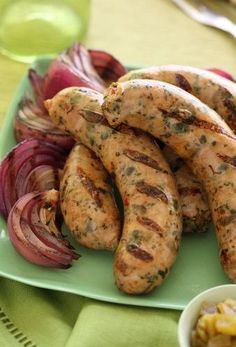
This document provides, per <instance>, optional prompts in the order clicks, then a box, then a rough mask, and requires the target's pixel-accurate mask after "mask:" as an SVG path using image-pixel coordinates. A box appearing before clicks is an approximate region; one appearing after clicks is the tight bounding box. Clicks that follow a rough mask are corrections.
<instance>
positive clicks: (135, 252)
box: [126, 244, 153, 263]
mask: <svg viewBox="0 0 236 347" xmlns="http://www.w3.org/2000/svg"><path fill="white" fill-rule="evenodd" d="M126 250H127V252H128V253H130V254H131V255H132V256H134V257H135V258H137V259H139V260H142V261H144V262H145V263H149V262H151V261H153V256H152V255H151V254H150V253H148V252H147V251H145V250H144V249H142V248H140V247H138V246H137V245H134V244H128V245H127V246H126Z"/></svg>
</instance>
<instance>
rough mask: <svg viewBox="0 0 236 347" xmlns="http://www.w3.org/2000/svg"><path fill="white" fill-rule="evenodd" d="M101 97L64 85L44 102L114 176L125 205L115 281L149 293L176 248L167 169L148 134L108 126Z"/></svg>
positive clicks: (177, 214)
mask: <svg viewBox="0 0 236 347" xmlns="http://www.w3.org/2000/svg"><path fill="white" fill-rule="evenodd" d="M102 103H103V96H102V95H101V94H98V93H97V92H94V91H92V90H88V89H85V88H68V89H65V90H64V91H61V92H60V93H58V94H57V95H56V96H55V97H54V98H53V99H52V100H50V101H47V102H46V106H47V108H48V110H49V114H50V116H51V119H52V120H53V122H54V123H55V124H56V125H57V126H59V127H60V128H62V129H64V130H65V129H66V130H67V131H68V132H70V133H71V134H72V135H73V136H74V137H75V138H76V139H79V140H80V141H81V142H82V143H84V144H85V145H86V146H88V147H89V148H90V149H92V150H93V151H94V152H95V153H96V155H97V156H98V157H99V158H100V159H101V160H102V162H103V164H104V166H105V168H106V169H107V170H108V172H109V173H110V174H111V175H112V176H113V177H114V179H115V182H116V185H117V187H118V189H119V191H120V194H121V197H122V200H123V205H124V226H123V232H122V237H121V240H120V243H119V246H118V248H117V251H116V253H115V262H114V275H115V280H116V285H117V286H118V288H120V289H121V290H122V291H124V292H126V293H130V294H141V293H147V292H150V291H151V290H152V289H153V288H155V287H156V286H159V285H160V284H161V283H162V282H163V281H164V279H166V277H167V275H168V274H169V271H170V268H171V266H172V265H173V263H174V262H175V259H176V255H177V251H178V248H179V243H180V238H181V232H182V218H181V209H180V207H179V197H178V193H177V189H176V186H175V181H174V178H173V176H172V173H171V171H170V168H169V166H168V164H167V163H166V161H165V160H164V158H163V156H162V154H161V152H160V150H159V149H158V148H157V147H156V146H155V145H154V144H153V143H152V142H151V141H150V139H149V138H148V137H146V136H142V137H141V138H140V137H138V136H135V135H131V134H130V135H129V134H123V133H120V132H118V131H116V130H114V129H112V128H110V127H109V126H108V125H107V124H106V121H105V119H104V117H103V115H102V112H101V105H102Z"/></svg>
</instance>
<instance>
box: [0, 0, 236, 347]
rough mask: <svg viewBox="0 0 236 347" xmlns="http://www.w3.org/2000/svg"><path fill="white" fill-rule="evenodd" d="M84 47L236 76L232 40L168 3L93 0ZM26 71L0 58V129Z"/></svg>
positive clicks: (126, 59)
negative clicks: (216, 69)
mask: <svg viewBox="0 0 236 347" xmlns="http://www.w3.org/2000/svg"><path fill="white" fill-rule="evenodd" d="M206 2H207V3H208V4H211V5H212V7H213V8H216V9H220V10H222V11H223V12H224V13H225V14H227V15H228V16H229V17H230V18H232V19H233V20H235V22H236V8H232V7H229V6H228V5H226V4H225V3H224V1H223V0H222V1H221V0H215V1H213V0H212V1H206ZM2 3H3V0H1V1H0V6H1V4H2ZM85 45H86V46H87V47H88V48H97V49H102V50H106V51H108V52H111V53H112V54H113V55H115V56H116V57H117V58H118V59H119V60H120V61H121V62H123V63H124V64H126V65H134V66H148V65H160V64H183V65H192V66H196V67H203V68H204V67H218V68H224V69H226V70H228V71H229V72H230V73H232V74H233V75H235V76H236V59H235V56H236V41H235V39H233V38H232V37H230V36H229V35H227V34H225V33H223V32H220V31H218V30H215V29H212V28H209V27H206V26H203V25H200V24H198V23H195V22H194V21H193V20H192V19H190V18H188V17H187V16H186V15H185V14H183V13H182V12H181V11H180V10H179V9H178V8H177V7H176V6H175V5H174V4H173V3H172V1H169V0H145V1H143V0H129V1H127V0H119V1H115V0H92V11H91V20H90V27H89V32H88V35H87V38H86V41H85ZM27 68H28V65H27V64H23V63H19V62H15V61H12V60H10V59H8V58H7V57H4V56H1V55H0V92H1V94H0V126H1V125H2V124H3V121H4V117H5V114H6V110H7V108H8V105H9V102H10V100H11V99H12V97H13V95H14V93H15V89H16V86H17V85H18V83H19V81H20V80H21V78H22V76H23V75H24V73H25V72H26V71H27ZM173 327H174V328H175V329H176V325H174V326H173ZM91 346H92V345H91ZM137 346H138V345H137ZM86 347H87V346H86ZM163 347H165V346H163Z"/></svg>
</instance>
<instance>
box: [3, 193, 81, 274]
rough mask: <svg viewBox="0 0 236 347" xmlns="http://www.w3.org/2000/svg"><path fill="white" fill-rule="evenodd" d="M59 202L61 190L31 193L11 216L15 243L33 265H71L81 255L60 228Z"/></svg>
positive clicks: (61, 266)
mask: <svg viewBox="0 0 236 347" xmlns="http://www.w3.org/2000/svg"><path fill="white" fill-rule="evenodd" d="M58 202H59V192H58V191H56V190H54V189H53V190H49V191H46V192H40V193H29V194H26V195H24V196H23V197H21V198H20V199H19V200H18V201H17V202H16V203H15V205H14V206H13V208H12V209H11V212H10V214H9V216H8V222H7V225H8V231H9V237H10V240H11V241H12V244H13V246H14V247H15V249H16V250H17V251H18V252H19V253H20V254H21V255H22V256H23V257H24V258H25V259H27V260H28V261H30V262H31V263H33V264H37V265H42V266H46V267H57V268H68V267H70V266H71V263H72V261H73V260H76V259H78V258H79V255H78V254H77V253H76V252H75V250H74V249H73V247H72V246H71V245H70V244H69V242H68V241H67V240H64V238H63V235H62V233H61V232H60V230H59V227H60V226H59V223H58V209H57V206H58Z"/></svg>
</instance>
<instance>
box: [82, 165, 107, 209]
mask: <svg viewBox="0 0 236 347" xmlns="http://www.w3.org/2000/svg"><path fill="white" fill-rule="evenodd" d="M77 173H78V175H79V177H80V179H81V182H82V184H83V186H84V187H85V188H86V189H87V191H88V192H89V194H90V195H91V197H92V198H93V199H94V201H95V202H96V204H97V206H98V207H102V201H101V199H100V196H99V190H98V189H97V187H96V186H95V184H94V183H93V181H92V180H91V179H90V178H89V177H88V176H87V175H86V173H85V172H84V170H83V169H81V168H79V167H78V168H77Z"/></svg>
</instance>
